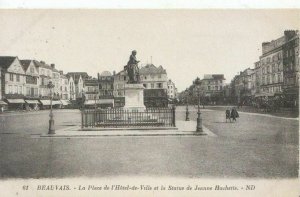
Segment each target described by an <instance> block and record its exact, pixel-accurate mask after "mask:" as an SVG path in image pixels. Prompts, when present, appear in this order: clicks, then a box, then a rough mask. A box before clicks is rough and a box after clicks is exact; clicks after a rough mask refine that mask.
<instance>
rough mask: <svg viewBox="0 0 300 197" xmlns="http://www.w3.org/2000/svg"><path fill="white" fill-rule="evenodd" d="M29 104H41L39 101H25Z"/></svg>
mask: <svg viewBox="0 0 300 197" xmlns="http://www.w3.org/2000/svg"><path fill="white" fill-rule="evenodd" d="M25 102H26V103H28V104H40V103H39V101H38V100H25Z"/></svg>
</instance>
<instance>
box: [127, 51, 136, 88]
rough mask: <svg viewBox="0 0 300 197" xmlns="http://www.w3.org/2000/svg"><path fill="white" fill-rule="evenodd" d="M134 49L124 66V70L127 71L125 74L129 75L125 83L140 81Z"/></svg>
mask: <svg viewBox="0 0 300 197" xmlns="http://www.w3.org/2000/svg"><path fill="white" fill-rule="evenodd" d="M135 56H136V50H133V51H132V53H131V55H130V57H129V61H128V63H127V65H126V66H124V70H125V71H127V74H128V76H129V80H128V82H127V83H129V84H130V83H131V84H132V83H140V75H139V67H138V63H139V62H140V61H137V60H136V57H135Z"/></svg>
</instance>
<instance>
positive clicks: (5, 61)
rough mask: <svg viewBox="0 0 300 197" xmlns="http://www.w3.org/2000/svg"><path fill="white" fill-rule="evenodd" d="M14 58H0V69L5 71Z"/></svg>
mask: <svg viewBox="0 0 300 197" xmlns="http://www.w3.org/2000/svg"><path fill="white" fill-rule="evenodd" d="M16 58H17V57H16V56H0V67H1V68H3V69H7V68H8V67H9V66H10V65H11V64H12V63H13V61H14V60H15V59H16Z"/></svg>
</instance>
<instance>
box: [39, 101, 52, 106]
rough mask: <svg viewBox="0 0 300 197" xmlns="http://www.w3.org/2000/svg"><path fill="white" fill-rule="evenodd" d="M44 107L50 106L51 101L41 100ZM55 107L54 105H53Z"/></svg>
mask: <svg viewBox="0 0 300 197" xmlns="http://www.w3.org/2000/svg"><path fill="white" fill-rule="evenodd" d="M40 102H41V103H42V104H43V105H50V100H40ZM52 105H53V104H52Z"/></svg>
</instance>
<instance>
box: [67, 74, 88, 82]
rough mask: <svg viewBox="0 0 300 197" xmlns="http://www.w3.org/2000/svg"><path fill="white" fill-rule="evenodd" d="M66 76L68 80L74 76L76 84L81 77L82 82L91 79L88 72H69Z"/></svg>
mask: <svg viewBox="0 0 300 197" xmlns="http://www.w3.org/2000/svg"><path fill="white" fill-rule="evenodd" d="M66 76H67V77H68V78H70V76H72V77H73V80H74V83H75V84H77V83H78V81H79V78H80V76H81V78H82V80H86V79H88V78H89V75H88V74H87V73H86V72H68V73H67V74H66Z"/></svg>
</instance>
